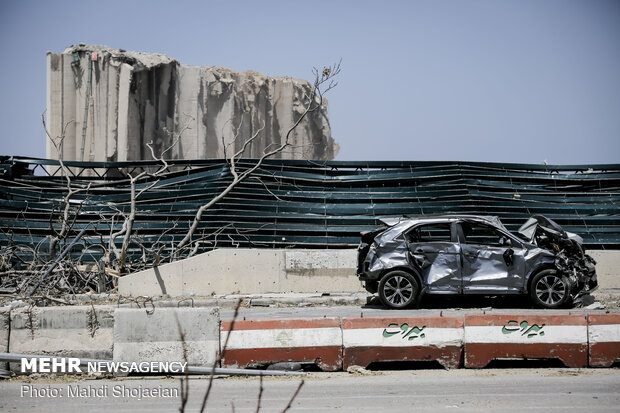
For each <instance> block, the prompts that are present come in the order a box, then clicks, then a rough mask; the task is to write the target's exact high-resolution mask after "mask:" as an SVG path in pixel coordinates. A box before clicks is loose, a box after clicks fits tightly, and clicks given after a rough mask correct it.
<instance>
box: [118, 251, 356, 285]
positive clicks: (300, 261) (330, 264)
mask: <svg viewBox="0 0 620 413" xmlns="http://www.w3.org/2000/svg"><path fill="white" fill-rule="evenodd" d="M356 254H357V251H355V250H286V249H245V248H234V249H233V248H231V249H229V248H221V249H217V250H214V251H210V252H207V253H204V254H200V255H197V256H195V257H192V258H188V259H185V260H181V261H177V262H174V263H169V264H165V265H161V266H159V267H157V268H153V269H149V270H145V271H141V272H138V273H135V274H130V275H128V276H125V277H122V278H121V279H120V280H119V284H118V291H119V293H120V294H122V295H134V296H136V295H162V294H169V295H172V296H178V295H182V294H186V293H195V294H197V295H212V294H237V293H240V294H251V293H280V292H297V293H313V292H318V293H323V292H361V291H364V290H363V288H362V287H361V285H360V283H359V281H358V280H357V278H356V277H355V260H356Z"/></svg>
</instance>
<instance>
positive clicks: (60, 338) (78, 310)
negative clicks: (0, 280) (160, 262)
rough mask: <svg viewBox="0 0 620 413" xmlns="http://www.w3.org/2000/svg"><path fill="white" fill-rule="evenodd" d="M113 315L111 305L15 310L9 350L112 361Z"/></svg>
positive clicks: (12, 318) (12, 312)
mask: <svg viewBox="0 0 620 413" xmlns="http://www.w3.org/2000/svg"><path fill="white" fill-rule="evenodd" d="M113 314H114V307H112V306H94V307H93V306H72V307H32V308H28V307H21V308H17V309H13V310H11V317H10V320H11V325H10V329H11V330H10V334H9V351H10V352H12V353H22V354H43V355H54V356H66V357H79V358H91V359H108V360H109V359H110V358H111V357H112V345H113V328H114V316H113ZM12 368H13V369H14V370H15V369H16V368H17V367H16V366H12Z"/></svg>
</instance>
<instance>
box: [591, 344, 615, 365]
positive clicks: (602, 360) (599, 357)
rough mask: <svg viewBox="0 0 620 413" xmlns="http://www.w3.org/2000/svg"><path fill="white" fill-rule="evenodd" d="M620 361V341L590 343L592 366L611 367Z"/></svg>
mask: <svg viewBox="0 0 620 413" xmlns="http://www.w3.org/2000/svg"><path fill="white" fill-rule="evenodd" d="M616 361H620V343H617V342H616V343H614V342H612V343H590V367H610V366H611V365H612V364H614V363H615V362H616Z"/></svg>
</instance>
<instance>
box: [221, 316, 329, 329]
mask: <svg viewBox="0 0 620 413" xmlns="http://www.w3.org/2000/svg"><path fill="white" fill-rule="evenodd" d="M231 322H232V321H222V326H221V331H229V330H230V324H231ZM326 327H338V328H340V318H338V317H324V318H295V319H290V318H287V319H278V320H275V319H252V320H237V321H236V322H235V326H234V330H282V329H285V328H287V329H288V328H326Z"/></svg>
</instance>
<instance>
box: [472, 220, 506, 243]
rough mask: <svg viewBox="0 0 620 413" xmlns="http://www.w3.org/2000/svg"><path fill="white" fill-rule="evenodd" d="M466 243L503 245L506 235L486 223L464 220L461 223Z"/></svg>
mask: <svg viewBox="0 0 620 413" xmlns="http://www.w3.org/2000/svg"><path fill="white" fill-rule="evenodd" d="M461 228H462V229H463V235H464V237H465V243H466V244H474V245H488V246H491V247H502V246H504V243H505V240H506V237H505V236H504V234H502V233H501V232H499V231H498V230H496V229H495V228H492V227H489V226H487V225H481V224H472V223H469V222H464V223H462V224H461Z"/></svg>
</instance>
